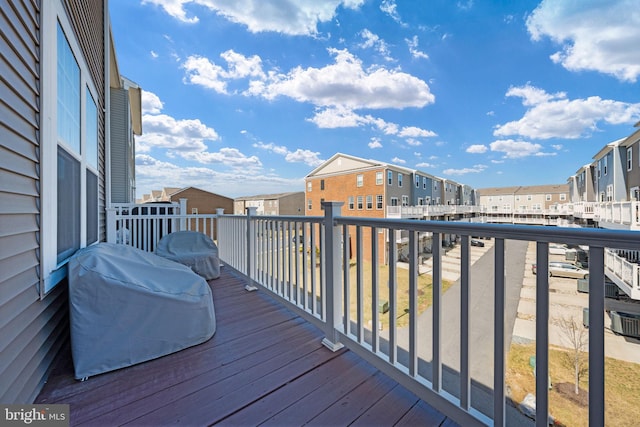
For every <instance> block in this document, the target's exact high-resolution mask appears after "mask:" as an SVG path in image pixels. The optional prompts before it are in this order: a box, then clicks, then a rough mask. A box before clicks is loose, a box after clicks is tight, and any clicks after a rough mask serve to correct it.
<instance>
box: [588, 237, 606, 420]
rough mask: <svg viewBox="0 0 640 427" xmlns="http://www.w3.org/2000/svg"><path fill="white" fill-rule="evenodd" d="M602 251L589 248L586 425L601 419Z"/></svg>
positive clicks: (602, 352) (599, 247) (602, 362)
mask: <svg viewBox="0 0 640 427" xmlns="http://www.w3.org/2000/svg"><path fill="white" fill-rule="evenodd" d="M603 284H604V248H603V247H601V246H591V247H590V248H589V425H590V426H603V425H604V422H605V419H604V418H605V417H604V379H605V378H604V285H603Z"/></svg>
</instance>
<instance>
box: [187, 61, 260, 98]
mask: <svg viewBox="0 0 640 427" xmlns="http://www.w3.org/2000/svg"><path fill="white" fill-rule="evenodd" d="M220 57H221V58H222V59H224V60H225V61H226V63H227V68H226V69H225V68H223V67H221V66H220V65H218V64H216V63H214V62H211V61H210V60H209V59H208V58H205V57H202V56H197V55H192V56H189V57H188V58H187V59H186V60H185V62H184V63H183V64H182V68H184V69H185V70H186V75H185V78H184V79H185V82H188V83H191V84H195V85H200V86H203V87H205V88H208V89H213V90H214V91H216V92H218V93H222V94H227V93H228V91H227V84H228V83H229V82H230V81H232V80H237V79H243V78H247V77H253V78H257V79H259V80H262V79H264V78H266V75H265V73H264V71H262V59H261V58H260V57H259V56H257V55H253V56H250V57H247V56H244V55H242V54H240V53H237V52H235V51H233V50H227V51H225V52H222V53H221V54H220Z"/></svg>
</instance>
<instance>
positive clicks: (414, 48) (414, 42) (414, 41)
mask: <svg viewBox="0 0 640 427" xmlns="http://www.w3.org/2000/svg"><path fill="white" fill-rule="evenodd" d="M404 41H405V42H407V46H409V52H410V53H411V56H413V57H414V58H423V59H429V55H427V54H426V53H424V52H422V51H420V50H418V36H415V35H414V36H413V38H411V39H404Z"/></svg>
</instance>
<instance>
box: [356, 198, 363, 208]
mask: <svg viewBox="0 0 640 427" xmlns="http://www.w3.org/2000/svg"><path fill="white" fill-rule="evenodd" d="M356 208H357V209H358V210H359V211H361V210H363V209H364V197H363V196H357V197H356Z"/></svg>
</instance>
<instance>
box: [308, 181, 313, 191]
mask: <svg viewBox="0 0 640 427" xmlns="http://www.w3.org/2000/svg"><path fill="white" fill-rule="evenodd" d="M312 188H313V184H312V183H311V181H309V182H307V191H311V189H312Z"/></svg>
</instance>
